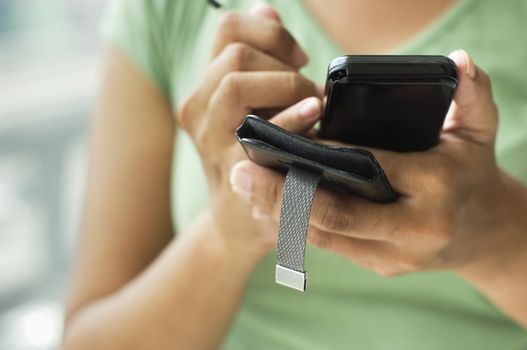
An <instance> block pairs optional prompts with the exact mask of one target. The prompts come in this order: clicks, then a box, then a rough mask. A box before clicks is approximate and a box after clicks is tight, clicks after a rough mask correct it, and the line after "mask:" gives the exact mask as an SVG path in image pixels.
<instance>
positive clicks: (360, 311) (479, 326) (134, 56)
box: [103, 0, 527, 350]
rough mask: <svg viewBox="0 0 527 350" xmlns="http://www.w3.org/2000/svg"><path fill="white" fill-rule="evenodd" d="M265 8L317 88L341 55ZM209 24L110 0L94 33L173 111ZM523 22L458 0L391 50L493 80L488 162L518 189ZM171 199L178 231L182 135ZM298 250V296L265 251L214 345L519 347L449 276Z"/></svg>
mask: <svg viewBox="0 0 527 350" xmlns="http://www.w3.org/2000/svg"><path fill="white" fill-rule="evenodd" d="M254 2H256V1H254V0H245V1H242V0H238V1H228V3H229V7H231V8H240V9H247V8H249V7H250V6H251V5H252V4H253V3H254ZM269 2H270V3H271V4H272V5H273V6H275V8H276V9H277V10H278V12H279V13H280V15H281V18H282V21H283V23H284V24H285V26H286V27H287V28H288V29H289V30H290V31H291V33H292V34H293V35H294V37H295V38H297V40H298V41H299V42H300V44H301V46H302V47H303V48H304V49H305V50H306V52H307V53H308V55H309V58H310V61H309V64H308V65H307V66H306V67H305V68H304V69H303V70H302V73H304V74H305V75H306V76H307V77H309V78H310V79H312V80H314V81H316V82H318V83H323V82H324V78H325V74H326V67H327V64H328V63H329V61H330V60H331V59H332V58H334V57H336V56H338V55H341V54H344V52H343V51H342V49H340V48H339V47H338V45H336V44H335V43H334V42H332V40H331V39H330V38H329V37H328V36H327V34H326V33H324V31H323V30H322V29H321V27H320V26H319V25H318V23H317V22H316V21H315V20H314V19H313V17H312V16H311V15H310V13H309V11H308V10H307V9H306V8H305V6H304V5H303V3H302V1H301V0H287V1H286V0H282V1H278V0H276V1H269ZM220 16H221V12H218V11H216V10H214V9H212V8H210V7H208V6H207V5H206V1H205V0H174V1H169V0H118V1H115V2H114V3H113V6H112V7H111V8H110V10H109V11H108V13H107V16H106V18H105V20H104V22H103V33H104V36H105V38H106V39H107V40H108V41H110V42H111V43H112V44H114V45H115V46H117V47H119V48H120V49H121V50H122V51H123V52H124V53H125V54H126V55H127V56H128V57H129V58H130V59H131V60H132V61H134V62H135V63H136V64H137V66H138V67H139V68H140V69H141V70H142V71H143V72H145V74H146V75H147V76H148V77H149V78H150V79H151V80H152V81H153V82H154V83H155V84H156V85H157V86H159V87H160V89H162V91H164V92H165V93H166V94H167V96H168V97H169V99H170V101H171V103H172V108H173V110H174V111H175V110H176V109H177V105H178V103H179V102H180V101H182V100H183V99H184V98H185V96H187V95H188V94H189V93H190V92H191V91H192V90H193V89H194V88H195V87H196V84H197V83H198V82H199V80H200V78H201V76H202V73H203V72H204V70H205V67H206V65H207V63H208V61H209V58H210V52H211V47H212V39H213V37H214V34H215V28H216V26H217V22H218V19H219V18H220ZM526 19H527V2H526V1H523V0H518V1H506V2H505V1H485V0H481V1H477V0H467V1H460V2H458V3H457V4H456V5H454V6H453V7H451V8H450V9H448V10H447V11H446V13H444V14H443V15H442V16H441V17H440V18H439V19H437V20H436V21H435V23H433V24H431V25H430V26H428V27H427V28H426V29H425V30H423V31H422V32H421V33H420V34H418V35H417V36H416V37H415V38H413V39H412V40H410V41H409V42H408V43H407V44H406V45H404V46H402V47H400V48H399V49H398V50H395V52H394V53H396V54H448V53H449V52H450V51H453V50H455V49H458V48H464V49H466V50H467V51H468V52H469V53H470V54H471V55H472V56H473V57H474V59H475V61H476V63H478V64H479V65H480V66H482V67H483V68H484V69H485V70H486V71H487V72H488V73H489V75H490V76H491V78H492V81H493V89H494V96H495V98H496V101H497V104H498V107H499V110H500V115H501V120H500V129H499V133H498V134H499V135H498V144H497V156H498V160H499V163H500V165H501V166H502V167H503V168H504V169H506V170H507V171H508V172H509V173H511V174H512V175H514V176H515V177H517V178H519V179H520V180H521V181H523V182H524V183H527V156H526V153H527V70H526V69H525V62H527V45H526V44H525V41H524V38H523V36H524V35H525V34H527V25H526V23H527V21H526ZM361 35H362V34H361ZM364 35H367V33H364ZM522 43H523V44H522ZM172 199H173V201H172V203H173V218H174V222H175V227H176V230H177V231H182V230H183V228H185V227H186V226H187V225H188V224H189V223H190V222H192V220H193V219H194V218H195V217H196V215H197V213H198V212H199V211H200V210H201V209H202V208H203V207H204V205H205V202H206V201H207V184H206V179H205V176H204V173H203V170H202V168H201V164H200V160H199V156H198V154H197V152H196V150H195V149H194V147H193V145H192V142H191V141H190V139H189V137H188V135H187V134H185V133H184V132H183V131H181V130H178V132H177V136H176V145H175V156H174V166H173V186H172ZM306 254H307V256H306V270H307V271H309V278H310V280H309V289H308V291H307V292H306V293H304V294H300V293H298V292H295V291H292V290H290V289H288V288H284V287H280V286H277V285H276V284H275V283H274V263H275V258H274V254H272V253H271V254H269V255H268V256H267V257H266V258H265V259H263V261H262V262H261V263H260V264H259V265H258V267H257V268H256V270H255V272H254V274H253V276H252V278H251V280H250V281H249V284H248V288H247V292H246V295H245V298H244V301H243V303H242V305H241V308H240V311H239V312H238V315H237V317H236V320H235V321H234V324H233V326H232V328H231V331H230V333H229V334H228V336H227V338H226V340H225V344H224V348H225V349H303V350H310V349H313V350H320V349H390V350H393V349H405V350H412V349H419V350H421V349H438V350H445V349H450V350H452V349H493V350H494V349H500V350H507V349H527V332H526V331H525V330H523V329H521V328H520V327H519V326H517V325H516V324H514V323H513V322H512V321H511V320H509V319H508V318H507V317H506V316H504V315H503V314H502V313H501V312H500V311H499V310H497V309H496V307H494V306H493V305H492V304H491V303H489V302H488V301H487V300H486V299H485V298H484V297H483V296H482V295H481V294H480V293H479V292H478V291H477V290H475V289H474V288H473V287H471V286H470V285H468V284H467V283H465V282H464V281H462V280H461V279H460V278H459V277H457V276H456V275H455V274H453V273H449V272H434V273H418V274H412V275H408V276H403V277H398V278H392V279H387V278H382V277H379V276H377V275H375V274H374V273H371V272H369V271H366V270H364V269H362V268H360V267H358V266H356V265H354V264H353V263H351V262H350V261H348V260H346V259H343V258H341V257H338V256H336V255H334V254H331V253H328V252H325V251H322V250H319V249H315V248H313V247H308V248H307V251H306ZM526 297H527V296H526ZM174 312H177V310H175V311H174ZM195 326H196V327H199V325H195Z"/></svg>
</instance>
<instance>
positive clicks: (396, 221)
mask: <svg viewBox="0 0 527 350" xmlns="http://www.w3.org/2000/svg"><path fill="white" fill-rule="evenodd" d="M451 56H452V58H453V59H454V60H455V61H456V63H457V66H458V74H459V77H460V83H459V88H458V90H457V92H456V95H455V99H454V103H453V105H452V108H451V110H450V111H449V114H448V116H447V120H446V123H445V127H444V130H443V132H442V135H441V141H440V143H439V145H438V146H436V147H434V148H433V149H431V150H429V151H426V152H417V153H407V154H400V153H395V152H388V151H380V150H372V152H373V153H374V154H375V156H376V157H377V158H378V160H379V161H380V163H381V165H382V167H383V168H384V170H385V171H386V173H387V175H388V178H389V179H390V181H391V183H392V185H393V186H394V187H395V189H396V190H397V191H398V192H399V193H400V194H401V195H402V196H401V197H400V199H399V200H398V201H397V202H396V203H393V204H377V203H372V202H369V201H367V200H363V199H360V198H357V197H354V196H350V195H343V194H337V193H333V192H330V191H328V190H325V189H323V188H320V189H318V190H317V193H316V196H315V199H314V202H313V207H312V211H311V219H310V228H309V232H308V239H309V241H310V243H311V244H313V245H315V246H316V247H319V248H323V249H327V250H329V251H332V252H335V253H337V254H340V255H343V256H345V257H347V258H349V259H351V260H352V261H354V262H356V263H357V264H359V265H362V266H363V267H365V268H367V269H371V270H373V271H376V272H378V273H379V274H381V275H384V276H393V275H399V274H404V273H408V272H414V271H422V270H432V269H452V270H456V271H459V272H462V273H467V274H468V275H471V274H473V273H474V274H475V271H481V270H486V271H488V272H489V273H490V271H492V269H493V270H500V269H503V268H504V266H508V265H507V264H508V262H509V261H518V260H517V259H516V260H515V257H517V256H519V255H521V254H524V256H525V251H526V248H527V235H526V234H525V226H523V228H522V229H520V230H518V228H516V229H514V227H511V225H517V224H518V220H519V218H518V217H512V215H514V213H517V210H512V209H511V204H512V205H517V203H516V204H515V203H514V201H512V200H511V198H512V197H511V191H510V188H511V186H509V185H508V184H509V183H510V181H511V179H510V178H508V177H507V176H506V175H505V174H504V173H503V172H501V171H500V170H499V169H498V167H497V165H496V160H495V156H494V143H495V136H496V129H497V123H498V114H497V109H496V106H495V104H494V102H493V98H492V93H491V86H490V81H489V78H488V76H487V75H486V74H485V73H484V72H483V71H482V70H481V69H480V68H478V67H477V66H475V65H474V64H473V62H472V61H471V59H470V58H469V57H468V56H467V55H466V53H465V52H464V51H456V52H454V53H453V54H452V55H451ZM232 179H233V188H234V189H235V190H237V191H238V192H239V193H241V194H242V195H244V196H245V197H246V199H247V200H248V201H249V202H250V203H251V205H252V206H253V207H254V208H256V209H254V212H255V213H257V214H258V215H257V217H259V218H260V219H262V220H265V219H266V218H267V219H273V221H276V220H278V218H279V213H280V204H281V197H282V188H283V183H284V177H283V175H281V174H278V173H276V172H273V171H271V170H268V169H265V168H262V167H259V166H257V165H256V164H253V163H251V162H249V161H243V162H240V163H238V164H237V165H236V166H235V167H234V168H233V174H232ZM512 187H514V186H512ZM525 209H527V207H524V211H525Z"/></svg>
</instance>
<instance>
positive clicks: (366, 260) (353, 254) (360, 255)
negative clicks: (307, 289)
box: [307, 226, 396, 276]
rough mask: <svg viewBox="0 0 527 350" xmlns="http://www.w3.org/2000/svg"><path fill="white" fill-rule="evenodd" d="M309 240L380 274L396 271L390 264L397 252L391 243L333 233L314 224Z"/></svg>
mask: <svg viewBox="0 0 527 350" xmlns="http://www.w3.org/2000/svg"><path fill="white" fill-rule="evenodd" d="M307 240H308V242H309V243H310V244H311V245H312V246H314V247H316V248H319V249H324V250H326V251H329V252H332V253H335V254H337V255H340V256H342V257H344V258H346V259H348V260H351V261H353V262H354V263H355V264H357V265H359V266H362V267H363V268H365V269H367V270H371V271H375V272H376V273H378V274H380V275H383V276H388V275H392V274H393V273H394V269H390V268H388V266H390V265H393V264H391V261H393V260H395V259H394V258H395V255H396V254H395V249H394V247H393V246H392V245H391V244H389V243H386V242H382V241H372V240H367V239H360V238H354V237H346V236H342V235H337V234H331V233H328V232H324V231H322V230H320V229H318V228H316V227H314V226H310V227H309V230H308V234H307Z"/></svg>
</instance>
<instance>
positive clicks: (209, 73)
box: [199, 43, 293, 103]
mask: <svg viewBox="0 0 527 350" xmlns="http://www.w3.org/2000/svg"><path fill="white" fill-rule="evenodd" d="M292 70H293V68H291V67H290V66H288V65H286V64H285V63H283V62H281V61H279V60H277V59H276V58H274V57H272V56H270V55H268V54H266V53H264V52H262V51H259V50H257V49H255V48H253V47H251V46H249V45H247V44H244V43H231V44H229V45H227V46H226V47H225V49H224V50H223V51H222V52H221V53H220V54H219V56H218V57H217V58H216V59H215V60H213V61H212V62H211V64H210V65H209V66H208V68H207V70H206V71H205V74H204V80H203V82H202V84H201V87H200V89H199V99H200V100H201V101H200V103H207V102H208V100H209V98H210V96H211V95H212V93H213V92H214V90H216V89H217V87H218V85H219V84H220V82H221V79H222V78H223V77H224V76H225V75H227V74H228V73H231V72H237V71H238V72H247V71H283V72H284V71H292Z"/></svg>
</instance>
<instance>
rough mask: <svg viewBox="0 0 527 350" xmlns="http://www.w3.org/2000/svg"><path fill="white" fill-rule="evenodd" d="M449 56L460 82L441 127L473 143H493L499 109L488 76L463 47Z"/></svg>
mask: <svg viewBox="0 0 527 350" xmlns="http://www.w3.org/2000/svg"><path fill="white" fill-rule="evenodd" d="M449 57H450V58H451V59H452V60H453V61H454V62H455V63H456V65H457V74H458V80H459V85H458V87H457V91H456V93H455V95H454V101H453V103H452V105H451V106H450V110H449V112H448V115H447V118H446V120H445V127H444V130H445V131H446V132H451V133H454V134H455V135H457V136H460V137H462V138H464V139H467V140H469V141H472V142H476V143H480V144H493V143H494V140H495V138H496V129H497V127H498V111H497V108H496V105H495V103H494V99H493V97H492V90H491V83H490V79H489V77H488V75H487V74H486V73H485V72H484V71H483V70H482V69H481V68H479V67H478V66H476V65H475V64H474V62H473V61H472V59H471V58H470V56H469V55H468V54H467V53H466V52H465V51H464V50H457V51H454V52H452V53H451V54H450V55H449Z"/></svg>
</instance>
